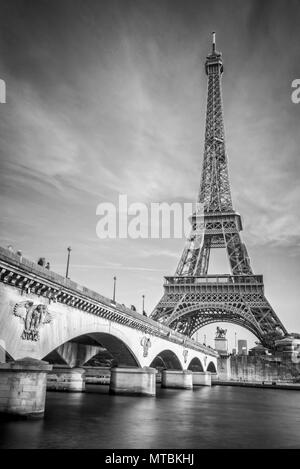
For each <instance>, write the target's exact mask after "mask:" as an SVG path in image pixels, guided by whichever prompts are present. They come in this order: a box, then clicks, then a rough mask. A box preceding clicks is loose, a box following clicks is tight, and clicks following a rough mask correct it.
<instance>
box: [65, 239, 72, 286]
mask: <svg viewBox="0 0 300 469" xmlns="http://www.w3.org/2000/svg"><path fill="white" fill-rule="evenodd" d="M71 251H72V249H71V248H70V246H69V247H68V260H67V269H66V278H69V265H70V253H71Z"/></svg>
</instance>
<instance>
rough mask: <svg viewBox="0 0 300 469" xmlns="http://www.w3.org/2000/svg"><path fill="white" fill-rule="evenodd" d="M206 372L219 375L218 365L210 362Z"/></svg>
mask: <svg viewBox="0 0 300 469" xmlns="http://www.w3.org/2000/svg"><path fill="white" fill-rule="evenodd" d="M206 371H210V372H211V373H217V369H216V365H215V364H214V362H209V364H208V366H207V369H206Z"/></svg>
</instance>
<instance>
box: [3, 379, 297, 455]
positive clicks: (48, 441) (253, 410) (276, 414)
mask: <svg viewBox="0 0 300 469" xmlns="http://www.w3.org/2000/svg"><path fill="white" fill-rule="evenodd" d="M0 448H108V449H111V448H114V449H121V448H128V449H133V448H147V449H152V448H197V449H198V448H300V392H299V391H289V390H273V389H255V388H239V387H229V386H228V387H227V386H226V387H225V386H213V387H212V388H209V387H199V388H195V389H194V390H193V391H190V390H172V389H161V388H160V387H158V388H157V396H156V398H149V397H129V396H111V395H109V394H108V386H99V385H98V386H97V385H93V386H91V385H89V386H88V392H86V393H58V392H48V393H47V401H46V413H45V418H44V419H43V420H36V421H10V422H0Z"/></svg>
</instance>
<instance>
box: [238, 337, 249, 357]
mask: <svg viewBox="0 0 300 469" xmlns="http://www.w3.org/2000/svg"><path fill="white" fill-rule="evenodd" d="M247 353H248V349H247V340H238V355H247Z"/></svg>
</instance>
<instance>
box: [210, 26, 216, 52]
mask: <svg viewBox="0 0 300 469" xmlns="http://www.w3.org/2000/svg"><path fill="white" fill-rule="evenodd" d="M211 34H212V53H213V54H214V53H215V52H216V33H215V31H213V32H212V33H211Z"/></svg>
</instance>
